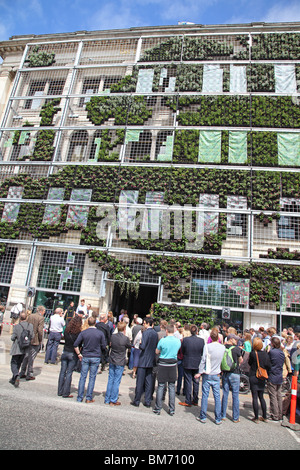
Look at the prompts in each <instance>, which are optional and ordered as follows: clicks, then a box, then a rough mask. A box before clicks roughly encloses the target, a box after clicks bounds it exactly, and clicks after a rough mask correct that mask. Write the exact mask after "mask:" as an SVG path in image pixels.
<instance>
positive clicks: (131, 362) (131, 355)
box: [128, 347, 135, 370]
mask: <svg viewBox="0 0 300 470" xmlns="http://www.w3.org/2000/svg"><path fill="white" fill-rule="evenodd" d="M134 349H135V348H134V347H132V348H131V349H130V357H129V362H128V369H130V370H131V369H132V368H133V351H134Z"/></svg>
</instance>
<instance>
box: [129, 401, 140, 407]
mask: <svg viewBox="0 0 300 470" xmlns="http://www.w3.org/2000/svg"><path fill="white" fill-rule="evenodd" d="M130 404H131V405H132V406H136V407H137V408H138V407H139V406H140V405H139V404H137V403H135V402H134V401H131V402H130Z"/></svg>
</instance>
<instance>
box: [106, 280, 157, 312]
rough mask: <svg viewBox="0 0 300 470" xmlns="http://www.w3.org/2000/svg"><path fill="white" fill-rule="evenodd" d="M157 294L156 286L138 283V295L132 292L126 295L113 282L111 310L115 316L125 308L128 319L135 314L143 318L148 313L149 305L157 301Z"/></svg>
mask: <svg viewBox="0 0 300 470" xmlns="http://www.w3.org/2000/svg"><path fill="white" fill-rule="evenodd" d="M157 294H158V287H157V286H146V285H140V287H139V294H138V297H136V296H135V294H134V293H130V294H129V295H128V297H126V293H125V292H123V294H121V292H120V288H119V286H118V284H117V283H115V287H114V293H113V300H112V308H111V310H112V311H113V314H114V316H116V317H117V318H118V316H119V314H120V311H121V310H122V309H124V310H127V314H128V316H129V318H130V319H132V318H133V315H135V314H137V315H138V316H139V317H142V318H143V317H144V316H146V315H147V314H149V311H150V307H151V305H152V304H153V303H154V302H157Z"/></svg>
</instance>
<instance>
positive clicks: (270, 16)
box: [261, 1, 300, 23]
mask: <svg viewBox="0 0 300 470" xmlns="http://www.w3.org/2000/svg"><path fill="white" fill-rule="evenodd" d="M299 20H300V2H299V1H294V2H292V3H290V4H289V5H287V3H286V2H284V3H283V2H280V3H277V4H276V5H274V6H272V8H270V10H269V11H268V12H267V13H266V15H265V16H264V18H263V19H262V20H261V21H265V22H266V23H278V22H282V23H285V22H294V21H299Z"/></svg>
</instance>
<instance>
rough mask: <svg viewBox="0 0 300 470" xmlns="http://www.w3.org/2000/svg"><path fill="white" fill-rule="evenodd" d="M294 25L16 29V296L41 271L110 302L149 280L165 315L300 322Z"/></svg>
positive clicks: (12, 258)
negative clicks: (44, 33) (26, 32)
mask: <svg viewBox="0 0 300 470" xmlns="http://www.w3.org/2000/svg"><path fill="white" fill-rule="evenodd" d="M171 30H172V31H171ZM299 30H300V28H299V25H296V26H295V28H293V29H292V30H291V28H290V27H288V26H285V25H281V26H280V28H278V30H277V31H276V30H274V29H271V27H270V26H268V25H267V26H262V28H261V30H257V29H255V28H252V27H248V26H247V25H245V26H243V27H239V28H238V27H233V28H231V30H230V31H229V30H228V29H227V30H226V28H225V27H219V28H218V27H216V28H215V30H214V31H213V30H212V29H210V30H209V31H203V29H201V28H200V27H197V26H194V27H192V29H191V28H187V27H186V26H185V27H176V28H173V29H172V28H169V29H166V28H161V33H159V32H157V28H156V30H155V33H154V31H153V33H152V31H151V28H150V30H147V31H146V30H145V31H143V30H142V29H141V30H139V31H136V32H134V33H133V32H131V31H126V30H124V32H123V34H122V35H120V37H119V38H118V37H115V36H111V37H110V36H109V35H108V36H106V37H104V36H103V33H101V32H99V34H98V36H97V33H93V34H94V36H95V37H93V39H91V38H88V37H85V36H83V38H80V39H76V40H74V38H68V40H65V41H64V40H59V41H58V39H57V38H56V37H55V35H53V37H51V39H50V40H48V39H47V42H46V41H43V38H42V37H41V38H38V37H37V38H36V39H35V40H34V41H32V42H30V43H29V44H27V45H26V41H25V39H24V40H22V39H19V42H20V43H21V44H23V51H24V52H23V56H22V57H21V55H20V54H19V56H18V55H17V54H16V53H15V56H14V60H15V62H16V64H17V70H18V71H17V73H16V76H15V79H14V84H13V87H12V93H11V96H10V99H9V101H8V102H7V107H6V110H5V113H4V116H3V121H2V124H1V140H0V151H1V161H0V171H1V173H0V176H1V179H0V182H1V185H0V205H1V221H0V238H1V247H2V248H1V254H0V257H2V260H3V266H4V270H5V269H7V270H9V272H11V273H12V274H11V276H10V278H9V280H8V282H4V283H3V286H4V287H7V288H9V289H10V291H9V292H10V294H9V295H10V299H11V301H13V300H14V299H15V298H16V296H17V295H19V293H20V291H22V292H24V293H26V288H27V287H28V286H31V285H34V286H35V287H36V288H37V290H38V291H41V292H43V293H44V292H46V293H47V292H48V293H49V294H51V295H52V294H53V293H55V292H56V291H59V292H60V293H61V294H63V296H64V299H65V298H67V297H66V296H69V297H70V296H71V297H72V296H77V297H78V296H80V295H81V296H84V297H85V298H87V299H89V300H90V302H91V303H93V305H94V306H95V307H96V308H99V309H100V310H101V309H109V308H114V305H115V304H114V301H113V298H114V295H116V294H114V288H115V286H116V285H117V286H118V287H119V289H121V292H122V293H123V292H124V293H126V295H127V297H129V296H131V295H134V296H136V297H138V295H139V291H140V288H141V286H144V287H147V286H148V287H157V298H156V299H155V300H156V301H155V302H154V305H153V306H152V307H151V308H152V310H151V311H152V312H153V314H154V315H155V316H156V317H160V316H168V315H172V316H175V317H177V318H182V319H185V320H187V321H194V322H198V323H199V322H200V321H201V320H202V319H204V318H205V319H210V321H211V322H212V321H216V318H217V317H219V319H221V312H222V309H223V307H230V309H231V315H232V316H231V321H233V322H235V323H236V324H238V325H239V326H240V327H241V326H243V324H244V326H245V325H248V326H250V323H251V324H252V325H253V324H256V323H262V324H266V325H267V324H275V323H276V321H277V317H278V315H279V313H280V315H282V314H283V316H284V318H285V319H286V322H292V323H293V324H298V323H300V321H299V320H298V316H299V314H300V306H299V305H300V290H299V285H300V284H299V283H300V279H299V276H300V271H299V269H300V267H299V266H300V265H299V257H300V255H299V253H300V186H299V182H300V179H299V167H300V129H299V128H300V57H299V50H300V32H299ZM8 43H9V42H8ZM1 47H2V50H3V51H6V50H7V48H8V44H7V43H2V45H1V44H0V49H1ZM2 54H3V55H4V52H2ZM6 54H7V55H5V60H4V62H3V65H2V68H3V67H4V68H5V66H6V61H8V58H9V57H10V56H9V54H8V53H6ZM9 60H12V59H11V57H10V59H9ZM12 247H14V248H15V249H16V250H17V252H16V253H17V255H15V252H14V254H12V252H11V250H10V249H11V248H12ZM49 252H50V254H49ZM51 253H52V255H51ZM79 255H80V256H81V255H82V256H81V258H80V263H79V261H78V263H79V264H78V263H77V261H76V260H77V259H79V258H78V256H79ZM45 260H46V261H45ZM18 263H19V267H20V266H21V271H20V272H21V274H20V273H19V275H17V271H18ZM45 263H46V265H47V266H48V267H47V269H46V268H42V265H43V264H45ZM76 263H77V264H76ZM75 280H76V282H75ZM6 281H7V279H6ZM22 289H23V290H22ZM280 292H281V293H282V294H283V295H281V296H280ZM24 295H25V294H24ZM130 313H133V312H130ZM137 313H138V312H137ZM291 317H293V318H291Z"/></svg>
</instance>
